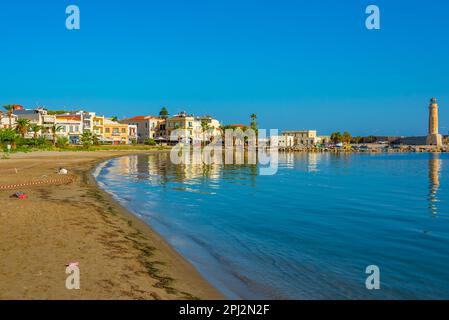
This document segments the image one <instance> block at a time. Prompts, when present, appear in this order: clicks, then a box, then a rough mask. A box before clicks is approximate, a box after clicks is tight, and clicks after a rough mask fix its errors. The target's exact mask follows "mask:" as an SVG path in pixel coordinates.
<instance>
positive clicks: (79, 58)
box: [0, 0, 449, 135]
mask: <svg viewBox="0 0 449 320" xmlns="http://www.w3.org/2000/svg"><path fill="white" fill-rule="evenodd" d="M69 4H77V5H78V6H79V7H80V10H81V30H79V31H68V30H66V29H65V18H66V14H65V8H66V6H67V5H69ZM369 4H376V5H378V6H379V7H380V9H381V28H382V29H381V30H380V31H369V30H367V29H366V28H365V18H366V14H365V8H366V6H367V5H369ZM0 73H1V77H0V104H9V103H17V104H23V105H25V106H29V107H32V106H35V105H36V104H39V105H45V106H48V107H50V108H63V107H64V106H67V107H81V108H84V109H88V110H93V111H97V112H98V113H101V114H106V115H111V116H112V115H117V116H119V117H124V116H132V115H138V114H155V113H157V112H158V111H159V110H160V108H161V106H167V107H168V108H169V111H170V112H171V113H176V112H178V111H180V110H186V111H188V112H190V113H195V114H212V115H214V116H215V117H216V118H218V119H219V120H221V121H223V122H225V123H247V122H249V115H250V114H251V113H253V112H254V113H256V114H257V115H258V117H259V123H260V126H261V127H264V128H279V129H305V128H308V129H313V128H314V129H318V130H319V131H320V133H322V134H327V133H330V132H331V131H333V130H346V129H347V130H349V131H350V132H351V133H353V134H364V135H365V134H366V135H368V134H390V135H424V134H426V130H427V128H426V127H427V106H428V101H429V99H430V98H431V97H432V96H435V97H437V98H438V99H439V104H440V129H441V131H443V132H444V133H447V132H448V131H449V2H448V1H447V0H426V1H420V0H419V1H418V0H415V1H402V0H372V1H356V0H353V1H351V0H345V1H335V0H314V1H312V0H308V1H305V0H304V1H301V0H296V1H283V0H270V1H263V0H251V1H247V0H217V1H214V0H202V1H199V0H189V1H180V0H158V1H151V0H149V1H143V0H127V1H112V0H108V1H106V0H101V1H99V0H71V1H62V0H54V1H48V0H47V1H45V0H39V1H31V0H29V1H22V0H17V1H14V2H12V1H11V2H8V3H6V2H5V1H2V3H1V4H0Z"/></svg>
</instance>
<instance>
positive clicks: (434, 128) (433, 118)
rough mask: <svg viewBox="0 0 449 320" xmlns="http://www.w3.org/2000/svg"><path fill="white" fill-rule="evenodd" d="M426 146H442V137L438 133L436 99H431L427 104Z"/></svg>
mask: <svg viewBox="0 0 449 320" xmlns="http://www.w3.org/2000/svg"><path fill="white" fill-rule="evenodd" d="M426 144H427V145H431V146H437V147H441V146H442V145H443V137H442V136H441V134H439V133H438V104H437V99H436V98H432V99H431V100H430V104H429V130H428V135H427V139H426Z"/></svg>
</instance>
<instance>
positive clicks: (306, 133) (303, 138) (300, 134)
mask: <svg viewBox="0 0 449 320" xmlns="http://www.w3.org/2000/svg"><path fill="white" fill-rule="evenodd" d="M282 135H283V136H292V137H293V139H294V142H293V143H294V145H295V146H309V145H315V144H317V143H320V141H321V140H320V139H319V138H318V136H317V131H316V130H297V131H284V132H282Z"/></svg>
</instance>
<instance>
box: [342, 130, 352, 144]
mask: <svg viewBox="0 0 449 320" xmlns="http://www.w3.org/2000/svg"><path fill="white" fill-rule="evenodd" d="M351 138H352V137H351V135H350V134H349V132H348V131H345V132H344V133H343V136H342V138H341V140H342V142H344V143H346V144H349V143H351Z"/></svg>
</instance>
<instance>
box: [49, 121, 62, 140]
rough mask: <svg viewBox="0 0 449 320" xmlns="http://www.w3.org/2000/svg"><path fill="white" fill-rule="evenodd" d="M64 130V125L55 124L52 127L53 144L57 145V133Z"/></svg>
mask: <svg viewBox="0 0 449 320" xmlns="http://www.w3.org/2000/svg"><path fill="white" fill-rule="evenodd" d="M61 130H62V126H60V125H57V124H54V125H52V126H51V127H50V131H51V135H52V136H53V145H56V135H57V133H58V132H59V131H61Z"/></svg>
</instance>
